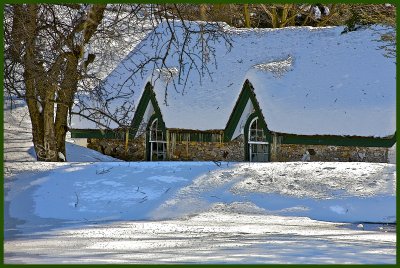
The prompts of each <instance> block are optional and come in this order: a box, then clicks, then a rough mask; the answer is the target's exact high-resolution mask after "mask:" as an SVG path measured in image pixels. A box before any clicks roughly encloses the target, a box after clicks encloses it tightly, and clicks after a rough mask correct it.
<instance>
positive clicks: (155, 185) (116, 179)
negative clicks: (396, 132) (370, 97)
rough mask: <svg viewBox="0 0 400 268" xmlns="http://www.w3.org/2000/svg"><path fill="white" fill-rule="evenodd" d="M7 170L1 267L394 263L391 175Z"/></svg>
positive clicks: (234, 168) (69, 167)
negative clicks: (3, 263) (22, 264)
mask: <svg viewBox="0 0 400 268" xmlns="http://www.w3.org/2000/svg"><path fill="white" fill-rule="evenodd" d="M219 164H220V165H219ZM5 168H6V181H5V208H6V209H5V233H4V234H5V239H6V240H5V244H4V248H5V254H6V255H5V260H6V262H9V263H14V262H28V263H31V262H32V263H48V262H50V263H53V262H56V263H64V262H73V263H80V262H83V263H86V262H95V263H103V262H107V263H115V262H121V263H124V262H133V263H135V262H184V263H185V262H211V263H214V262H215V263H221V262H222V263H225V262H239V263H253V262H255V263H263V262H270V263H276V262H278V263H394V262H395V253H396V234H395V232H394V230H395V226H394V225H393V224H391V223H393V222H395V215H396V214H395V203H396V202H395V166H394V165H390V164H371V163H318V162H316V163H251V164H249V163H218V165H217V164H215V163H213V162H211V163H210V162H164V163H157V162H149V163H144V162H142V163H138V162H130V163H129V162H114V163H45V164H43V165H40V166H38V165H37V164H35V163H29V164H28V163H9V162H6V163H5ZM346 222H347V223H346ZM360 222H362V223H363V225H364V226H363V227H359V228H357V227H356V226H357V225H358V224H359V223H360ZM365 222H369V223H374V224H367V223H365Z"/></svg>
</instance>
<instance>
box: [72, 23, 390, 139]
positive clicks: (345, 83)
mask: <svg viewBox="0 0 400 268" xmlns="http://www.w3.org/2000/svg"><path fill="white" fill-rule="evenodd" d="M180 25H181V24H180V23H177V22H175V24H174V25H173V27H176V29H175V33H176V34H175V35H176V38H177V40H179V41H182V42H180V43H179V44H182V43H183V40H185V39H184V36H185V35H184V31H183V30H182V28H180ZM189 25H190V27H192V29H198V28H199V24H198V23H196V22H192V23H189ZM169 26H170V25H169ZM169 26H168V25H167V24H166V23H163V24H160V25H159V26H158V27H157V28H156V29H155V30H154V31H153V32H152V33H151V34H150V35H149V36H148V37H147V38H146V39H145V40H143V41H142V42H141V43H140V44H139V45H138V47H137V48H136V49H135V50H133V51H132V52H131V53H130V54H129V55H128V56H127V57H126V58H125V59H124V60H123V61H122V62H121V64H119V65H118V66H117V68H116V69H115V70H114V71H113V72H112V73H111V74H110V75H109V76H108V77H107V79H106V80H105V88H106V89H107V90H108V91H117V90H118V92H126V91H130V92H134V94H133V97H132V101H133V103H134V105H133V106H134V107H137V104H138V102H139V99H140V96H141V94H142V91H143V89H144V86H145V84H146V82H147V81H151V83H152V84H153V85H154V91H155V92H156V98H157V101H158V104H159V106H160V109H161V113H162V116H163V119H164V121H165V123H166V127H167V128H184V129H198V130H209V129H224V128H225V127H226V124H227V122H228V119H229V116H230V114H231V112H232V110H233V108H234V105H235V103H236V101H237V99H238V96H239V94H240V91H241V89H242V86H243V83H244V81H245V80H246V79H249V81H250V82H251V83H252V85H253V87H254V91H255V94H256V98H257V100H258V102H259V104H260V108H261V110H262V113H263V115H264V117H265V119H266V123H267V125H268V128H269V129H270V130H271V131H275V132H282V133H291V134H299V135H314V134H317V135H355V136H375V137H386V136H390V135H393V134H394V132H395V94H396V65H395V59H393V58H388V57H385V56H384V54H385V51H384V50H383V49H379V47H380V46H382V43H381V42H378V41H377V40H379V39H380V34H381V33H382V32H384V31H385V30H387V29H385V28H383V27H380V26H375V27H374V28H373V29H370V28H367V29H360V30H357V31H354V32H348V33H345V34H341V33H342V31H343V29H344V28H343V27H327V28H312V27H289V28H283V29H236V28H231V27H228V26H226V25H225V27H224V34H226V35H227V36H228V37H229V40H230V41H231V43H232V48H231V49H230V50H229V49H227V44H226V42H225V40H224V39H223V38H222V36H218V37H216V38H210V40H211V41H209V44H210V49H209V50H207V51H206V52H205V53H202V52H201V42H202V40H204V39H207V37H210V36H208V35H207V33H204V34H203V35H201V34H199V33H195V34H193V35H191V38H189V41H187V44H188V49H189V55H191V56H192V58H193V55H198V57H194V61H195V62H196V63H197V66H201V61H207V60H208V62H207V68H208V71H207V70H202V69H201V68H199V69H198V70H197V69H195V68H194V67H193V66H192V69H191V71H190V72H189V75H188V76H187V77H186V76H185V75H183V76H182V77H180V76H179V74H177V72H176V71H177V70H178V68H179V60H180V56H181V55H182V54H180V53H179V52H180V50H179V48H180V47H179V45H178V46H172V47H171V48H170V53H169V57H168V58H167V59H166V66H168V67H169V68H170V70H172V72H165V71H164V74H166V75H167V76H166V78H165V77H164V79H162V78H163V77H160V75H159V74H160V73H163V72H162V71H160V70H168V69H163V68H161V67H165V66H162V65H160V63H159V62H153V63H152V64H150V65H148V66H147V67H146V68H145V69H144V70H142V72H141V73H140V75H139V73H136V74H135V75H133V72H134V70H135V69H136V67H137V66H138V65H139V64H140V63H141V62H143V61H144V59H146V57H149V56H154V57H155V56H159V55H160V54H157V52H156V51H155V42H154V40H153V41H152V38H154V36H157V38H158V39H157V40H158V44H159V43H160V36H161V37H163V38H164V40H169V39H168V38H169V36H168V35H167V34H164V30H165V28H166V27H169ZM201 38H203V39H201ZM199 44H200V45H199ZM165 47H166V46H163V48H162V49H165ZM190 53H191V54H190ZM183 62H184V63H188V62H190V60H189V58H188V57H185V55H184V56H183ZM186 67H187V66H186ZM156 70H158V71H156ZM188 70H189V68H186V69H185V73H186V74H187V72H188ZM201 73H203V75H201ZM186 78H187V80H186ZM179 79H181V80H179ZM184 83H186V86H184V85H183V84H184ZM108 105H110V107H111V108H112V107H118V108H120V107H121V102H118V101H115V102H114V103H110V104H108ZM110 107H109V108H110ZM133 113H134V109H132V111H131V112H130V114H129V120H132V118H133ZM78 121H79V120H77V118H73V122H72V128H80V126H82V124H79V122H78ZM110 126H111V127H113V126H112V125H110ZM83 128H89V127H88V125H87V124H86V125H85V127H83Z"/></svg>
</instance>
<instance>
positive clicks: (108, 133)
mask: <svg viewBox="0 0 400 268" xmlns="http://www.w3.org/2000/svg"><path fill="white" fill-rule="evenodd" d="M70 132H71V138H76V139H78V138H96V139H124V134H125V132H124V131H120V130H100V129H71V130H70Z"/></svg>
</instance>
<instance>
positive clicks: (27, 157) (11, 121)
mask: <svg viewBox="0 0 400 268" xmlns="http://www.w3.org/2000/svg"><path fill="white" fill-rule="evenodd" d="M3 107H4V111H3V113H4V154H3V157H4V161H6V162H14V161H36V155H35V150H34V148H33V142H32V125H31V122H30V118H29V111H28V107H27V105H26V102H25V101H24V100H20V99H14V100H13V101H12V102H11V101H10V100H9V99H5V101H4V106H3ZM66 152H67V161H70V162H97V161H121V160H119V159H115V158H113V157H110V156H106V155H103V154H101V153H99V152H97V151H94V150H91V149H88V148H85V147H82V146H79V145H76V144H74V143H73V141H72V140H68V141H67V142H66Z"/></svg>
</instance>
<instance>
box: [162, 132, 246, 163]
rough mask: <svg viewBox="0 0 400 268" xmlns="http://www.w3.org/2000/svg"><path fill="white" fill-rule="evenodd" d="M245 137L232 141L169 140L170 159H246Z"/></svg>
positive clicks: (239, 160) (238, 160)
mask: <svg viewBox="0 0 400 268" xmlns="http://www.w3.org/2000/svg"><path fill="white" fill-rule="evenodd" d="M243 146H244V141H243V137H242V136H239V137H238V138H237V139H235V140H233V141H230V142H195V141H180V142H169V144H168V147H167V148H168V157H169V159H170V160H191V161H235V162H241V161H244V149H243Z"/></svg>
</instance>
